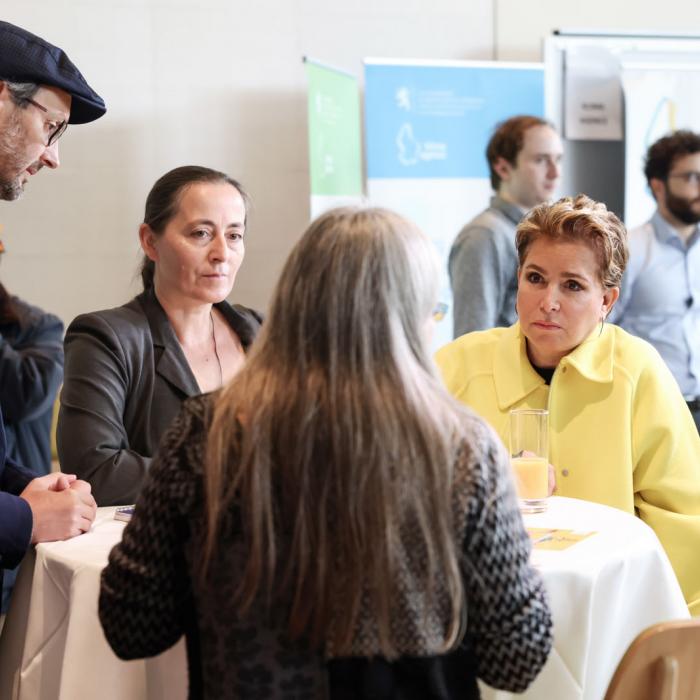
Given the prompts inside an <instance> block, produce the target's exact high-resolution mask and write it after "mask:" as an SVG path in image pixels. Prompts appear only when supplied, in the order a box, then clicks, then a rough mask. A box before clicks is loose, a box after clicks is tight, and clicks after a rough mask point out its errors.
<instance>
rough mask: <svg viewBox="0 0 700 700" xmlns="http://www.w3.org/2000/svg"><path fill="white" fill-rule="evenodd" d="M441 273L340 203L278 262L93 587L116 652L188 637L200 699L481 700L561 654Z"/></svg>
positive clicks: (416, 238) (407, 238)
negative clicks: (444, 305)
mask: <svg viewBox="0 0 700 700" xmlns="http://www.w3.org/2000/svg"><path fill="white" fill-rule="evenodd" d="M438 270H439V266H438V262H437V259H436V255H435V252H434V250H433V248H432V244H431V243H430V241H429V240H428V239H427V238H426V237H425V236H423V235H422V234H421V233H420V232H419V231H418V230H417V229H416V228H415V227H414V226H412V225H411V224H409V223H408V222H406V221H405V220H403V219H401V218H400V217H398V216H397V215H395V214H391V213H390V212H386V211H383V210H377V209H369V210H355V209H338V210H334V211H331V212H328V213H327V214H325V215H323V216H322V217H321V218H319V219H318V220H317V221H315V222H314V223H312V224H311V226H310V227H309V229H308V230H307V232H306V233H305V235H304V236H303V237H302V239H301V240H300V242H299V243H298V244H297V245H296V247H295V249H294V250H293V252H292V254H291V256H290V258H289V259H288V261H287V263H286V265H285V267H284V270H283V272H282V276H281V279H280V282H279V284H278V285H277V289H276V291H275V294H274V297H273V301H272V307H271V312H270V317H269V320H268V322H267V323H266V325H265V328H264V329H263V331H262V333H261V337H260V339H259V340H258V341H257V343H256V346H255V348H254V349H253V351H252V352H251V356H250V358H249V360H248V362H247V363H246V365H245V366H244V368H243V369H242V370H241V372H240V373H239V374H238V375H237V376H236V377H235V378H234V380H233V381H232V382H231V383H230V384H229V385H228V386H227V387H225V388H224V389H223V390H222V391H220V392H218V393H217V394H214V395H211V396H206V397H199V398H195V399H190V400H189V401H187V402H185V404H184V406H183V408H182V410H181V412H180V415H179V417H178V418H177V419H176V421H175V422H174V423H173V425H172V427H171V428H170V429H169V430H168V432H167V433H166V436H165V437H164V440H163V442H162V444H161V446H160V448H159V452H158V457H157V458H156V460H155V462H154V464H153V467H152V468H151V471H150V473H149V476H148V479H147V482H146V484H145V485H144V488H143V491H142V493H141V496H140V498H139V500H138V502H137V505H136V512H135V514H134V516H133V518H132V520H131V522H130V523H129V524H128V525H127V527H126V529H125V531H124V537H123V540H122V542H121V543H120V544H119V545H117V547H115V549H114V550H113V551H112V553H111V554H110V561H109V565H108V566H107V568H106V570H105V571H104V573H103V578H102V591H101V596H100V619H101V621H102V625H103V627H104V630H105V634H106V636H107V639H108V640H109V642H110V644H111V645H112V647H113V649H114V650H115V651H116V653H117V654H118V655H119V656H121V657H122V658H135V657H140V656H151V655H154V654H157V653H159V652H160V651H162V650H164V649H166V648H167V647H169V646H170V645H172V644H173V643H174V642H175V641H176V640H177V639H178V638H179V637H180V636H181V635H182V634H183V633H184V634H186V636H187V641H188V645H187V647H188V653H189V667H190V697H192V698H199V697H204V698H217V699H218V700H221V699H222V698H252V697H259V698H278V699H284V698H288V699H289V700H292V698H308V699H309V700H314V699H316V698H318V699H319V700H320V699H321V698H327V697H330V698H336V699H340V698H353V699H357V698H377V699H384V698H396V699H413V698H415V699H418V698H420V699H424V698H435V699H436V700H441V699H446V698H460V699H464V698H476V697H478V689H477V685H476V677H477V675H478V676H480V677H481V678H483V679H484V680H485V681H486V682H487V683H489V684H491V685H494V686H496V687H499V688H506V689H509V690H514V691H518V690H523V689H524V688H526V687H527V686H528V684H529V683H530V682H531V681H532V680H533V678H534V677H535V676H536V675H537V674H538V672H539V670H540V668H541V667H542V665H543V664H544V661H545V659H546V657H547V654H548V652H549V648H550V645H551V620H550V614H549V609H548V606H547V601H546V597H545V594H544V589H543V585H542V581H541V579H540V577H539V576H538V575H537V573H536V572H535V571H534V570H533V569H531V568H530V566H529V564H528V557H529V553H530V544H529V540H528V537H527V534H526V532H525V530H524V528H523V524H522V520H521V518H520V515H519V512H518V507H517V503H516V499H515V494H514V490H513V487H512V484H511V480H510V478H509V476H508V471H507V470H508V458H507V455H506V454H505V451H504V450H503V448H502V447H500V446H499V443H498V440H497V438H496V436H495V435H494V434H493V432H492V431H491V430H490V429H489V428H488V427H487V426H486V424H485V423H484V422H483V421H482V420H480V419H478V418H477V417H476V416H475V415H474V414H473V413H472V412H471V411H469V410H468V409H465V408H464V407H462V406H460V404H459V403H457V402H456V401H454V400H453V399H452V398H451V397H450V396H449V395H448V394H447V392H445V390H444V389H443V387H442V386H441V383H440V381H439V379H438V378H437V376H436V370H435V367H434V365H433V362H432V360H431V358H430V353H429V350H428V336H429V334H430V331H431V325H432V319H431V315H432V313H433V309H435V304H436V300H437V280H438V279H439V275H438Z"/></svg>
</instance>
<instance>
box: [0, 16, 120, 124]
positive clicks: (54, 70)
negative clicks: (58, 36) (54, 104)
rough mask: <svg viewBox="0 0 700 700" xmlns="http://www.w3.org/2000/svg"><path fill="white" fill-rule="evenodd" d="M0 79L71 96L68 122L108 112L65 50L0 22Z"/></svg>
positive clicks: (80, 121)
mask: <svg viewBox="0 0 700 700" xmlns="http://www.w3.org/2000/svg"><path fill="white" fill-rule="evenodd" d="M0 80H9V81H10V82H16V83H37V84H39V85H52V86H53V87H57V88H61V90H65V91H66V92H67V93H68V94H69V95H71V97H72V98H73V99H72V100H71V109H70V117H69V119H68V123H69V124H86V123H87V122H91V121H94V120H95V119H99V118H100V117H101V116H102V115H103V114H104V113H105V112H106V111H107V108H106V107H105V103H104V100H103V99H102V98H101V97H100V96H99V95H98V94H97V93H96V92H95V91H94V90H93V89H92V88H91V87H90V86H89V85H88V84H87V82H86V80H85V78H83V76H82V75H81V73H80V71H79V70H78V69H77V68H76V67H75V65H74V64H73V62H72V61H71V60H70V58H68V56H66V54H65V52H64V51H62V50H61V49H59V48H58V47H57V46H53V44H49V42H48V41H44V40H43V39H42V38H41V37H38V36H35V35H34V34H31V33H30V32H28V31H26V30H25V29H22V28H21V27H16V26H15V25H14V24H10V23H9V22H0Z"/></svg>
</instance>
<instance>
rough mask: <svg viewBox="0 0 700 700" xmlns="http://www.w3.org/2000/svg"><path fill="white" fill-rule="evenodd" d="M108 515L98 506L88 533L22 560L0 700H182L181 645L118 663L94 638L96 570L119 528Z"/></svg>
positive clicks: (3, 645)
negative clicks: (142, 657)
mask: <svg viewBox="0 0 700 700" xmlns="http://www.w3.org/2000/svg"><path fill="white" fill-rule="evenodd" d="M115 510H116V508H98V510H97V517H96V518H95V523H94V524H93V527H92V530H91V531H90V532H89V533H87V534H85V535H81V536H80V537H76V538H74V539H72V540H67V541H66V542H51V543H47V544H40V545H37V547H36V550H35V552H30V553H29V554H28V555H27V557H26V558H25V561H24V562H23V563H22V566H21V568H20V572H19V575H18V577H17V582H16V584H15V590H14V592H13V595H12V603H11V605H10V610H9V612H8V615H7V620H6V622H5V627H4V629H3V632H2V637H0V700H76V699H77V698H89V699H90V700H93V699H96V700H140V699H143V700H181V699H182V700H184V699H185V698H186V697H187V662H186V658H185V646H184V641H183V640H180V642H179V643H178V644H177V645H176V646H175V647H173V648H172V649H169V650H168V651H166V652H165V653H164V654H161V655H160V656H157V657H155V658H152V659H145V660H137V661H121V660H119V659H118V658H117V657H116V656H115V655H114V653H113V652H112V650H111V649H110V647H109V645H108V644H107V640H106V639H105V637H104V634H103V633H102V628H101V626H100V622H99V620H98V617H97V597H98V591H99V588H100V572H101V571H102V569H103V568H104V567H105V566H106V564H107V556H108V554H109V552H110V550H111V549H112V547H113V546H114V545H115V544H116V543H117V542H118V541H119V540H120V539H121V536H122V531H123V529H124V526H125V525H126V523H124V522H122V521H119V520H115V519H114V511H115ZM30 600H31V605H30Z"/></svg>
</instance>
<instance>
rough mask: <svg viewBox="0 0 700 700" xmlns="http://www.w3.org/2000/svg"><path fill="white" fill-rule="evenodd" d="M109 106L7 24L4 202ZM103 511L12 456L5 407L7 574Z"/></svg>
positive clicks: (3, 50)
mask: <svg viewBox="0 0 700 700" xmlns="http://www.w3.org/2000/svg"><path fill="white" fill-rule="evenodd" d="M105 111H106V108H105V104H104V101H103V100H102V98H101V97H100V96H99V95H98V94H97V93H96V92H95V91H94V90H93V89H92V88H91V87H90V86H89V85H88V84H87V82H86V81H85V79H84V78H83V76H82V75H81V74H80V71H79V70H78V69H77V68H76V67H75V65H74V64H73V63H72V62H71V60H70V59H69V58H68V56H66V54H65V53H64V52H63V51H62V50H61V49H59V48H58V47H56V46H53V45H52V44H49V43H48V42H47V41H45V40H44V39H41V38H40V37H38V36H35V35H34V34H31V33H30V32H28V31H26V30H24V29H22V28H21V27H16V26H15V25H13V24H10V23H8V22H0V199H3V200H6V201H13V200H15V199H17V198H18V197H20V196H21V195H22V193H23V191H24V187H25V185H26V184H27V181H28V180H29V178H30V177H31V176H33V175H35V174H36V173H37V172H38V171H39V170H41V169H42V168H43V167H48V168H57V167H58V165H59V158H58V139H59V138H60V136H61V134H63V133H64V131H65V130H66V128H67V126H68V124H69V123H70V124H84V123H87V122H91V121H94V120H95V119H98V118H99V117H101V116H102V115H103V114H104V113H105ZM95 512H96V509H95V500H94V498H93V497H92V495H91V494H90V485H89V484H87V483H85V482H82V481H80V480H76V478H75V475H67V474H60V473H54V474H48V475H46V476H42V477H37V478H35V474H34V473H33V472H32V471H31V470H29V469H27V468H25V467H22V466H21V465H20V464H19V463H18V462H17V461H16V460H15V459H13V458H12V457H11V456H10V455H9V454H8V445H7V437H6V435H5V429H4V427H3V418H2V411H1V410H0V578H2V570H3V569H6V568H8V569H12V568H14V567H15V566H17V564H19V562H20V561H21V559H22V557H23V556H24V554H25V552H26V551H27V548H28V547H29V545H30V543H33V542H44V541H48V540H57V539H65V538H67V537H72V536H75V535H78V534H80V533H81V532H85V531H86V530H88V529H89V528H90V525H91V523H92V521H93V520H94V518H95Z"/></svg>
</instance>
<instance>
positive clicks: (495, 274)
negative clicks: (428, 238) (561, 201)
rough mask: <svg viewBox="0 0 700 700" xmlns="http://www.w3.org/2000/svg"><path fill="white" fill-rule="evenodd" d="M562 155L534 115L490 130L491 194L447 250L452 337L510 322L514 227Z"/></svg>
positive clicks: (555, 177) (538, 199)
mask: <svg viewBox="0 0 700 700" xmlns="http://www.w3.org/2000/svg"><path fill="white" fill-rule="evenodd" d="M562 152H563V151H562V143H561V139H560V138H559V135H558V134H557V132H556V131H555V130H554V128H553V126H552V125H551V124H550V123H549V122H547V121H545V120H544V119H540V118H539V117H531V116H517V117H511V118H510V119H508V120H507V121H505V122H503V123H501V124H499V125H498V126H497V127H496V130H495V131H494V134H493V136H492V137H491V140H490V141H489V144H488V146H487V148H486V158H487V160H488V162H489V170H490V174H491V185H492V187H493V189H494V191H495V193H496V194H495V195H494V196H493V197H492V198H491V203H490V205H489V207H488V209H486V210H485V211H483V212H481V213H480V214H479V215H478V216H477V217H476V218H474V219H472V221H470V222H469V223H468V224H467V225H466V226H465V227H464V228H463V229H462V230H461V231H460V233H459V235H458V236H457V238H456V239H455V242H454V243H453V245H452V250H451V251H450V257H449V262H448V265H449V272H450V283H451V285H452V294H453V304H454V336H455V338H456V337H458V336H460V335H463V334H464V333H469V332H471V331H477V330H484V329H487V328H493V327H494V326H510V325H511V324H512V323H514V322H515V320H516V318H517V315H516V312H515V296H516V291H517V270H518V258H517V255H516V251H515V229H516V226H517V225H518V223H519V222H520V219H522V217H523V216H524V214H525V213H526V212H527V211H528V210H530V209H532V207H534V206H536V205H537V204H540V203H542V202H545V201H547V200H548V199H550V198H551V197H552V195H553V194H554V190H555V189H556V187H557V184H558V182H559V176H560V174H561V170H560V163H561V158H562Z"/></svg>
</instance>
